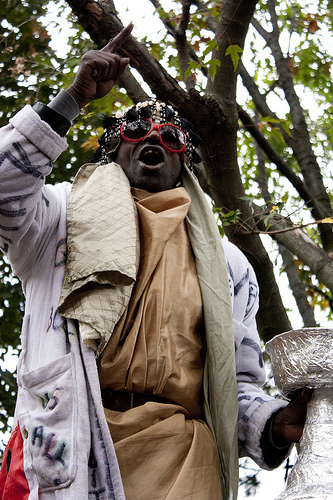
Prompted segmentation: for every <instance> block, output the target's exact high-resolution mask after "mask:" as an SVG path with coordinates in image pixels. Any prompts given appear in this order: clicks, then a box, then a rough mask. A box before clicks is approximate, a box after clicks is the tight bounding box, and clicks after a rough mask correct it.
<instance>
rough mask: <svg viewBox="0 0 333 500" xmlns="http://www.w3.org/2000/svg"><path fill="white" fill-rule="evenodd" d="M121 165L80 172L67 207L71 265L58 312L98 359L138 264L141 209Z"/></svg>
mask: <svg viewBox="0 0 333 500" xmlns="http://www.w3.org/2000/svg"><path fill="white" fill-rule="evenodd" d="M129 189H130V188H129V183H128V180H127V178H126V176H124V173H123V171H122V169H121V168H120V167H119V165H117V164H116V163H111V164H108V165H98V164H87V165H83V167H81V169H80V170H79V172H78V174H77V176H76V178H75V180H74V183H73V186H72V189H71V192H70V197H69V200H68V204H67V233H68V236H67V264H66V273H65V278H64V282H63V286H62V291H61V297H60V303H59V312H60V313H61V314H62V315H63V316H65V317H67V318H72V319H77V320H79V321H80V332H81V335H82V338H83V341H84V342H85V343H86V344H88V345H90V346H91V347H92V348H93V349H95V350H96V351H97V354H99V353H100V352H101V351H102V350H103V348H104V347H105V345H106V343H107V341H108V340H109V338H110V335H111V333H112V330H113V328H114V326H115V325H116V323H117V322H118V320H119V318H120V317H121V315H122V314H123V312H124V310H125V308H126V306H127V304H128V302H129V299H130V296H131V292H132V288H133V285H134V281H135V279H136V274H137V270H138V264H139V244H138V228H137V214H136V209H135V206H134V204H133V201H132V200H131V197H130V196H129Z"/></svg>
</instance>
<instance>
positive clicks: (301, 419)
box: [272, 388, 312, 446]
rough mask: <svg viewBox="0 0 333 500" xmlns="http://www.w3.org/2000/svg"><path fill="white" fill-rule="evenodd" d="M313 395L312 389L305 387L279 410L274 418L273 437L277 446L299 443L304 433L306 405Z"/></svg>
mask: <svg viewBox="0 0 333 500" xmlns="http://www.w3.org/2000/svg"><path fill="white" fill-rule="evenodd" d="M311 396H312V391H311V390H310V389H307V388H306V389H303V390H302V391H299V392H297V393H295V394H294V395H293V397H292V398H291V400H290V403H289V404H288V405H287V406H286V407H285V408H284V409H283V410H281V411H279V412H278V413H277V414H276V415H275V417H274V420H273V426H272V434H273V436H272V438H273V441H274V443H275V444H276V445H277V446H288V445H289V444H290V443H298V442H299V440H300V438H301V437H302V434H303V427H304V424H305V420H306V407H307V404H308V402H309V401H310V399H311Z"/></svg>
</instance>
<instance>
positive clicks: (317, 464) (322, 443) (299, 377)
mask: <svg viewBox="0 0 333 500" xmlns="http://www.w3.org/2000/svg"><path fill="white" fill-rule="evenodd" d="M266 351H267V352H268V354H269V355H270V357H271V362H272V367H273V373H274V379H275V383H276V386H277V387H278V389H279V390H280V392H281V393H282V394H283V395H284V396H287V397H288V396H290V395H291V394H292V393H294V392H295V391H297V390H299V389H303V388H304V387H310V388H312V389H314V391H313V395H312V399H311V401H310V403H309V404H308V408H307V418H306V423H305V426H304V431H303V436H302V439H301V441H300V453H299V456H298V459H297V462H296V464H295V465H294V467H293V469H292V471H291V473H290V474H289V477H288V481H287V486H286V488H285V490H284V492H283V493H282V494H281V495H280V496H279V497H278V499H277V500H308V499H321V500H333V330H331V329H324V328H302V329H300V330H294V331H291V332H287V333H283V334H281V335H277V336H276V337H274V339H272V340H271V341H270V342H268V343H267V344H266Z"/></svg>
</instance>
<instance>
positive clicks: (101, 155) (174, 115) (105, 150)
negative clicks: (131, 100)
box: [95, 100, 201, 171]
mask: <svg viewBox="0 0 333 500" xmlns="http://www.w3.org/2000/svg"><path fill="white" fill-rule="evenodd" d="M139 118H149V119H150V120H152V121H154V122H157V123H173V124H174V125H176V126H177V127H179V128H180V129H182V131H183V132H184V133H185V135H186V148H185V156H186V158H187V163H188V167H189V168H190V170H192V171H193V169H194V164H195V163H200V161H201V158H200V156H199V154H198V153H197V152H196V149H195V148H196V147H197V146H198V145H199V144H200V142H201V139H200V137H199V136H198V135H197V134H196V133H195V132H194V131H193V125H192V124H191V123H190V122H189V121H188V120H186V119H185V118H182V117H181V116H179V114H178V111H176V110H175V109H174V108H173V107H172V106H171V105H169V104H165V103H164V102H158V101H155V100H151V101H145V102H139V103H138V104H136V105H135V106H132V107H131V108H129V109H127V110H125V111H122V112H121V111H118V112H117V113H116V114H115V115H112V116H107V117H105V118H104V121H103V126H104V134H103V135H102V136H101V137H100V139H99V144H100V148H99V150H98V153H97V157H96V156H95V159H96V161H100V163H101V164H106V163H109V161H110V160H112V159H113V158H112V156H113V155H114V154H115V152H116V151H117V149H118V147H119V144H120V142H121V136H120V127H121V125H122V123H123V122H124V121H125V120H127V121H135V120H138V119H139Z"/></svg>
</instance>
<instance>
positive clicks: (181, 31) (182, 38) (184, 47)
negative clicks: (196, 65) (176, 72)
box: [175, 0, 195, 91]
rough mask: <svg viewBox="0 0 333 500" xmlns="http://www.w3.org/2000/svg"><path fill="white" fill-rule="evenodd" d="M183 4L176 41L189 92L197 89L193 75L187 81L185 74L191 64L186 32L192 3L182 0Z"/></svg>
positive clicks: (183, 75) (188, 0)
mask: <svg viewBox="0 0 333 500" xmlns="http://www.w3.org/2000/svg"><path fill="white" fill-rule="evenodd" d="M182 4H183V10H182V16H181V20H180V24H179V28H178V29H177V30H176V35H175V41H176V48H177V50H178V57H179V64H180V69H181V72H182V77H183V79H184V80H185V85H186V88H187V90H188V91H189V90H191V89H194V88H195V81H194V77H193V75H192V74H191V75H189V76H188V77H187V78H186V79H185V74H186V71H187V69H188V67H189V62H190V58H189V51H188V44H187V40H186V30H187V26H188V22H189V19H190V7H191V1H190V0H182Z"/></svg>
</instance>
